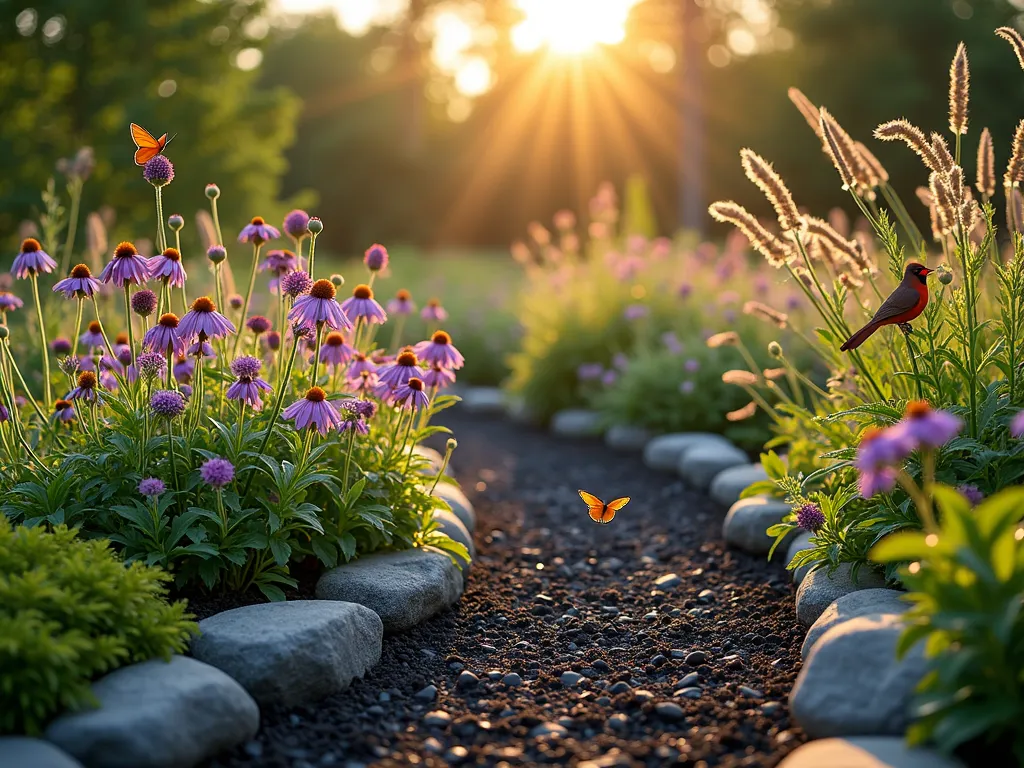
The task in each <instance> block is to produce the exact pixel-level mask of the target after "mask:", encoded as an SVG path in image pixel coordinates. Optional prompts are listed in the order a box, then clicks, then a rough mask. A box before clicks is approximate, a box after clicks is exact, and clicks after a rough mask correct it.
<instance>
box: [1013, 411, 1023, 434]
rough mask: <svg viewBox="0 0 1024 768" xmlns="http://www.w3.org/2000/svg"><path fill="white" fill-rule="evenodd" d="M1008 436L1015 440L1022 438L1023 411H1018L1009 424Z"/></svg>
mask: <svg viewBox="0 0 1024 768" xmlns="http://www.w3.org/2000/svg"><path fill="white" fill-rule="evenodd" d="M1010 434H1011V435H1013V436H1014V437H1016V438H1021V437H1024V411H1018V412H1017V415H1016V416H1014V417H1013V421H1011V422H1010Z"/></svg>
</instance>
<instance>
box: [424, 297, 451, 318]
mask: <svg viewBox="0 0 1024 768" xmlns="http://www.w3.org/2000/svg"><path fill="white" fill-rule="evenodd" d="M420 317H421V318H423V319H424V320H426V321H427V322H428V323H429V322H433V323H443V322H444V321H445V320H447V319H448V313H447V312H446V311H445V309H444V307H442V306H441V302H440V301H438V300H437V299H431V300H430V301H428V302H427V306H425V307H424V308H423V311H422V312H420Z"/></svg>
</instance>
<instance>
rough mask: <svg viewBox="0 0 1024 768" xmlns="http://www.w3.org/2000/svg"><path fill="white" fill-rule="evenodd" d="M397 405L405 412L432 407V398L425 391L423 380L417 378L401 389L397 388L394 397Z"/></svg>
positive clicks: (403, 385) (410, 380)
mask: <svg viewBox="0 0 1024 768" xmlns="http://www.w3.org/2000/svg"><path fill="white" fill-rule="evenodd" d="M392 398H393V401H394V402H395V404H396V405H400V406H402V408H403V409H405V410H413V411H419V410H422V409H423V408H427V407H428V406H429V405H430V398H429V397H427V393H426V392H424V391H423V380H422V379H418V378H416V377H415V376H414V377H413V378H411V379H409V381H407V382H406V383H405V384H402V385H401V386H400V387H396V388H395V391H394V394H393V395H392Z"/></svg>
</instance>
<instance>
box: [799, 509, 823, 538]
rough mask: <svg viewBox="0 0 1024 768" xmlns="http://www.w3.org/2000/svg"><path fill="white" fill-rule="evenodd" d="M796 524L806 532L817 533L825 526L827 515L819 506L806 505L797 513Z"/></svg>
mask: <svg viewBox="0 0 1024 768" xmlns="http://www.w3.org/2000/svg"><path fill="white" fill-rule="evenodd" d="M796 523H797V525H799V526H800V527H801V528H803V529H804V530H805V531H808V532H810V533H817V532H818V531H820V530H821V529H822V527H823V526H824V525H825V513H824V512H822V511H821V507H819V506H818V505H817V504H804V505H803V506H802V507H800V509H798V510H797V511H796Z"/></svg>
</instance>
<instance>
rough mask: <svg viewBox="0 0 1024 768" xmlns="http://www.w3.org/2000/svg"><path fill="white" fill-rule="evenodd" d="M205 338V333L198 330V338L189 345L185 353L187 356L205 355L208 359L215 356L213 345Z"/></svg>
mask: <svg viewBox="0 0 1024 768" xmlns="http://www.w3.org/2000/svg"><path fill="white" fill-rule="evenodd" d="M207 338H208V337H207V336H206V334H205V333H202V332H200V334H199V336H198V338H197V339H196V340H195V341H194V342H192V344H190V345H189V348H188V350H187V351H186V352H185V354H186V355H188V356H189V357H205V358H207V359H208V360H213V359H214V358H216V357H217V353H216V352H214V351H213V347H212V346H211V345H210V342H209V341H207Z"/></svg>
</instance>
